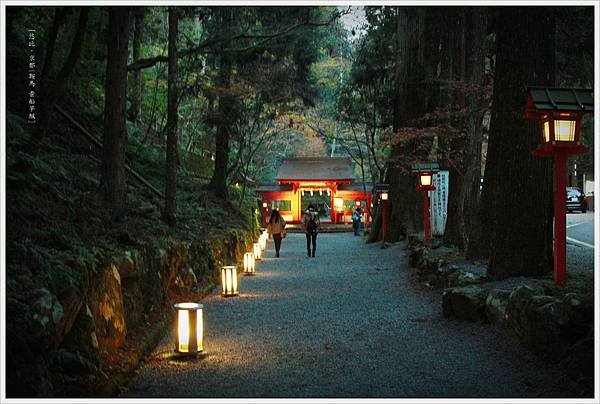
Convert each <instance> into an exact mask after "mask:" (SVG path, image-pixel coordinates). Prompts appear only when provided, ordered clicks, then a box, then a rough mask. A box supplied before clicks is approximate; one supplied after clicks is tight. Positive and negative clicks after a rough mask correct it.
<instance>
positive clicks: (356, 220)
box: [352, 208, 361, 236]
mask: <svg viewBox="0 0 600 404" xmlns="http://www.w3.org/2000/svg"><path fill="white" fill-rule="evenodd" d="M360 219H361V212H360V208H356V210H355V211H354V213H353V214H352V228H353V229H354V235H355V236H360Z"/></svg>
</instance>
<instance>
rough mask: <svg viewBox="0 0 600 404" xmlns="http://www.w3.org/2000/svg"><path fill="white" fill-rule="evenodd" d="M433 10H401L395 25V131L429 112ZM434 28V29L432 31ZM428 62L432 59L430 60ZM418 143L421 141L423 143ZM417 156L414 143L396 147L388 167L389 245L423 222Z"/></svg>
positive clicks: (404, 8)
mask: <svg viewBox="0 0 600 404" xmlns="http://www.w3.org/2000/svg"><path fill="white" fill-rule="evenodd" d="M430 12H431V9H424V8H417V7H399V8H398V16H397V22H396V24H397V25H396V26H397V29H396V38H395V40H396V70H395V77H394V80H395V86H396V91H395V100H394V116H393V130H394V133H397V131H398V130H399V129H400V128H401V127H407V126H415V125H416V124H415V122H414V120H415V119H417V118H419V117H420V116H421V115H422V114H423V113H424V112H425V110H426V103H427V99H428V93H427V89H428V86H429V85H430V83H426V80H425V73H424V72H425V71H426V69H424V65H425V64H426V63H425V58H426V57H427V58H428V57H429V55H425V52H424V49H425V47H426V46H427V45H426V44H427V40H428V39H429V38H428V36H427V35H426V29H427V27H426V24H425V22H426V18H427V15H428V13H430ZM430 28H431V27H430ZM427 60H429V59H427ZM417 141H421V140H420V139H419V140H417ZM415 158H416V159H419V156H417V155H415V152H414V144H413V141H410V142H405V143H404V144H402V145H397V146H395V147H394V148H393V149H392V153H391V158H390V163H388V166H389V168H388V170H387V181H388V182H389V184H390V199H389V200H390V205H389V209H388V214H389V221H388V223H389V225H388V235H387V237H386V239H387V240H389V241H392V242H394V241H397V240H398V239H399V238H402V237H404V236H406V235H407V234H409V233H411V232H414V231H415V230H416V229H417V228H418V226H419V223H420V222H422V220H420V214H421V209H420V206H421V204H419V203H418V202H419V200H420V199H418V198H417V192H416V189H415V183H414V177H413V176H412V175H411V174H410V166H411V160H412V159H415Z"/></svg>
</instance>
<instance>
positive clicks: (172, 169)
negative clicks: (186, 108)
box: [164, 7, 178, 227]
mask: <svg viewBox="0 0 600 404" xmlns="http://www.w3.org/2000/svg"><path fill="white" fill-rule="evenodd" d="M167 81H168V93H167V172H166V181H165V211H164V219H165V222H167V224H168V225H169V226H171V227H172V226H175V224H176V218H175V213H176V210H177V205H176V196H177V118H178V117H177V9H176V8H175V7H169V72H168V79H167Z"/></svg>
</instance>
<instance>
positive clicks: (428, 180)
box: [412, 163, 439, 244]
mask: <svg viewBox="0 0 600 404" xmlns="http://www.w3.org/2000/svg"><path fill="white" fill-rule="evenodd" d="M412 171H413V173H416V174H417V176H418V180H419V183H418V185H417V188H418V189H419V191H422V192H423V233H424V238H423V239H424V241H425V243H426V244H429V243H430V242H431V219H430V218H429V191H433V190H435V186H434V185H433V176H434V174H435V173H437V172H438V171H439V164H438V163H423V164H414V165H413V167H412Z"/></svg>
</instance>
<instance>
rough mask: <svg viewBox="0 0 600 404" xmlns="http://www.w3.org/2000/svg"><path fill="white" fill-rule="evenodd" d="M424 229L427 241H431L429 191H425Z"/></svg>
mask: <svg viewBox="0 0 600 404" xmlns="http://www.w3.org/2000/svg"><path fill="white" fill-rule="evenodd" d="M423 231H424V233H425V243H427V244H429V242H430V241H431V221H430V219H429V191H427V190H425V191H423Z"/></svg>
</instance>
